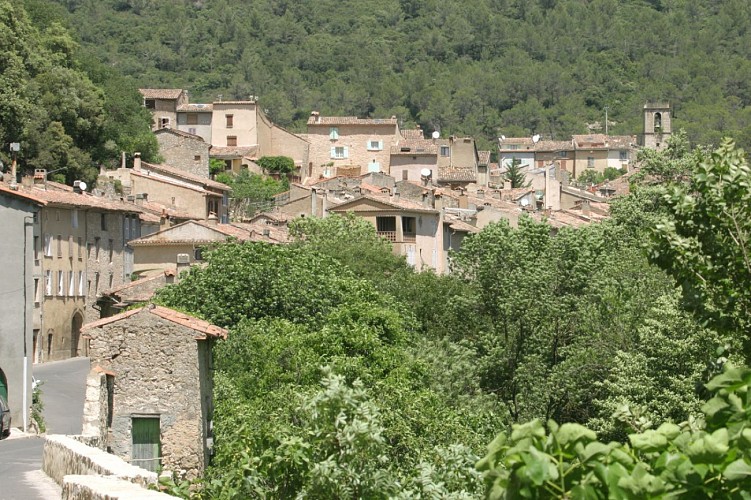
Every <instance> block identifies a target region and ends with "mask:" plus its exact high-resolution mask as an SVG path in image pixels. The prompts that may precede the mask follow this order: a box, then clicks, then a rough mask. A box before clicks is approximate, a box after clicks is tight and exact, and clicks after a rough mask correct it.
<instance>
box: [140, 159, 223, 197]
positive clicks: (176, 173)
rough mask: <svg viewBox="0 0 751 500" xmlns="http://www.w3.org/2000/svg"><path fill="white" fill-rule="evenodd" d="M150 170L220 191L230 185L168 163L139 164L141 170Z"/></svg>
mask: <svg viewBox="0 0 751 500" xmlns="http://www.w3.org/2000/svg"><path fill="white" fill-rule="evenodd" d="M150 170H153V171H155V172H158V173H163V174H166V175H171V176H173V177H178V178H181V179H186V180H189V181H193V182H196V183H200V184H201V185H203V186H204V187H210V188H214V189H220V190H222V191H229V190H230V187H229V186H228V185H226V184H222V183H221V182H216V181H213V180H211V179H207V178H206V177H201V176H200V175H194V174H191V173H188V172H186V171H184V170H180V169H179V168H175V167H170V166H168V165H154V164H152V163H146V162H143V163H142V164H141V171H150Z"/></svg>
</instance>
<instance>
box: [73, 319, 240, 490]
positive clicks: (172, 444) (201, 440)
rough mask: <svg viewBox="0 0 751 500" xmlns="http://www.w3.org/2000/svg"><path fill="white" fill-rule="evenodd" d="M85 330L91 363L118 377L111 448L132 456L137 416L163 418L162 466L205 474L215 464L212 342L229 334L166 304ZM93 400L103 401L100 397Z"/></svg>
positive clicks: (127, 457) (184, 473) (191, 474)
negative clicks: (210, 459)
mask: <svg viewBox="0 0 751 500" xmlns="http://www.w3.org/2000/svg"><path fill="white" fill-rule="evenodd" d="M83 330H84V331H85V332H86V334H87V335H88V337H89V344H90V347H89V355H90V357H91V361H92V365H93V366H99V367H101V368H102V369H103V370H105V371H107V372H111V373H112V374H113V379H114V384H113V386H112V394H111V395H110V399H109V400H110V401H111V402H112V406H111V407H110V408H109V410H108V413H111V425H110V426H109V433H108V435H109V438H108V439H107V446H108V448H109V449H110V450H111V451H112V453H114V454H115V455H117V456H119V457H121V458H123V459H124V460H126V461H132V460H133V458H134V456H133V434H132V433H133V427H134V420H135V419H138V418H150V419H157V420H158V425H159V435H160V443H159V444H158V446H159V449H160V452H161V461H160V464H161V466H162V467H164V468H165V469H169V470H172V471H175V472H176V473H178V475H180V476H183V477H198V476H200V475H201V473H202V472H203V470H204V468H205V466H206V465H207V463H208V457H209V451H208V450H209V438H210V435H209V429H210V426H209V422H210V420H211V418H212V414H213V403H212V391H213V387H212V379H211V369H212V368H211V346H212V342H213V340H214V339H216V338H224V337H226V331H225V330H223V329H221V328H218V327H215V326H213V325H210V324H208V323H206V322H205V321H201V320H198V319H196V318H193V317H191V316H187V315H185V314H182V313H178V312H176V311H173V310H171V309H167V308H164V307H159V306H147V307H144V308H140V309H134V310H130V311H127V312H124V313H121V314H118V315H116V316H113V317H111V318H105V319H102V320H99V321H96V322H94V323H90V324H88V325H85V326H84V328H83ZM95 385H96V384H95ZM99 386H100V387H101V384H100V385H99ZM90 389H91V387H90ZM90 392H91V391H90ZM89 398H90V399H91V400H92V401H94V402H96V401H99V399H98V398H97V397H96V396H95V395H93V394H89ZM90 407H94V408H95V407H97V405H96V403H94V404H93V405H91V406H90ZM100 418H101V415H100ZM95 428H96V426H94V425H90V426H89V429H95Z"/></svg>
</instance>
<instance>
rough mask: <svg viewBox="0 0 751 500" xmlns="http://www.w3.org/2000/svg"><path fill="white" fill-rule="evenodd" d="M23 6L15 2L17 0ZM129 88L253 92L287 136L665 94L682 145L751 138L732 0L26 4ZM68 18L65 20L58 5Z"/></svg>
mask: <svg viewBox="0 0 751 500" xmlns="http://www.w3.org/2000/svg"><path fill="white" fill-rule="evenodd" d="M26 1H27V2H28V1H30V0H26ZM34 2H36V3H38V4H44V3H45V2H46V3H47V4H50V3H54V4H57V6H58V7H59V15H61V16H62V17H64V18H65V19H67V22H68V23H69V24H70V26H71V27H72V28H73V30H74V31H75V33H76V36H77V38H78V39H79V40H80V41H81V43H82V44H83V46H84V47H85V48H86V49H87V50H88V51H89V52H90V53H91V54H92V55H93V56H95V57H96V58H97V59H99V60H100V61H101V62H102V63H103V64H105V65H106V67H108V68H109V69H110V70H111V71H115V72H122V73H123V74H125V75H128V76H131V77H133V78H134V80H135V81H136V82H137V83H138V85H141V86H150V87H182V88H187V89H189V90H190V91H191V92H192V97H193V99H195V100H213V99H217V98H218V96H219V95H222V96H223V98H224V99H235V98H247V97H248V96H249V95H257V96H260V100H261V103H262V105H263V107H264V108H266V109H267V110H268V112H269V114H270V115H271V116H272V117H273V119H274V120H275V121H276V122H277V123H279V124H281V125H284V126H290V127H292V128H293V129H296V130H300V129H301V127H302V124H303V123H304V121H305V120H306V118H307V116H308V113H309V112H310V111H311V110H319V111H321V112H322V113H324V114H329V115H334V114H345V115H358V116H378V117H383V116H391V115H396V116H398V117H399V118H400V119H401V120H403V122H404V124H405V125H409V124H412V123H419V124H421V125H422V126H423V128H425V129H426V130H434V129H440V130H441V131H442V132H443V133H444V135H446V134H470V135H474V136H476V137H477V138H478V139H479V140H480V145H481V147H483V148H489V144H490V143H489V141H491V140H493V138H494V137H497V136H498V135H500V134H501V133H503V134H505V135H507V136H513V135H527V134H530V133H531V132H537V133H541V134H544V135H546V136H552V137H553V138H556V139H565V138H567V137H568V135H569V134H572V133H586V131H587V129H586V125H585V124H586V123H594V122H597V121H599V122H600V123H601V124H602V123H603V122H604V108H605V107H608V108H609V119H610V120H612V121H614V122H615V123H614V124H611V126H610V128H609V130H610V132H611V133H613V134H632V133H639V132H640V131H641V124H640V120H641V113H640V106H641V105H642V104H643V103H644V101H645V100H647V99H658V98H660V99H667V100H670V101H671V102H672V103H673V105H674V106H675V109H676V115H675V116H676V130H677V129H678V128H680V127H682V128H685V129H686V130H687V131H688V133H689V138H690V139H691V140H692V142H694V143H701V144H715V145H717V144H719V139H720V138H721V137H722V136H723V135H731V136H734V137H735V138H736V139H737V140H738V142H739V144H740V145H741V146H747V145H751V107H749V105H751V32H750V31H749V26H751V10H750V9H748V5H747V2H745V1H744V0H727V1H722V2H716V1H713V0H695V1H682V0H592V1H585V0H531V1H530V0H465V1H461V2H457V1H454V0H299V1H288V0H257V1H252V2H246V1H240V0H34ZM66 12H67V15H66Z"/></svg>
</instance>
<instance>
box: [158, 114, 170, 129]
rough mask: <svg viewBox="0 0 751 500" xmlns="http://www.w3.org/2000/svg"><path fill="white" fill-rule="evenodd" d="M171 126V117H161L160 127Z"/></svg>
mask: <svg viewBox="0 0 751 500" xmlns="http://www.w3.org/2000/svg"><path fill="white" fill-rule="evenodd" d="M167 127H169V118H168V117H166V116H162V117H161V118H159V128H167Z"/></svg>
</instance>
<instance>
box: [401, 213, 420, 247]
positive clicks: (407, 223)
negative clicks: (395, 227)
mask: <svg viewBox="0 0 751 500" xmlns="http://www.w3.org/2000/svg"><path fill="white" fill-rule="evenodd" d="M402 234H403V239H404V241H405V242H407V243H414V242H415V238H416V237H417V227H416V225H415V218H414V217H402Z"/></svg>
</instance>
